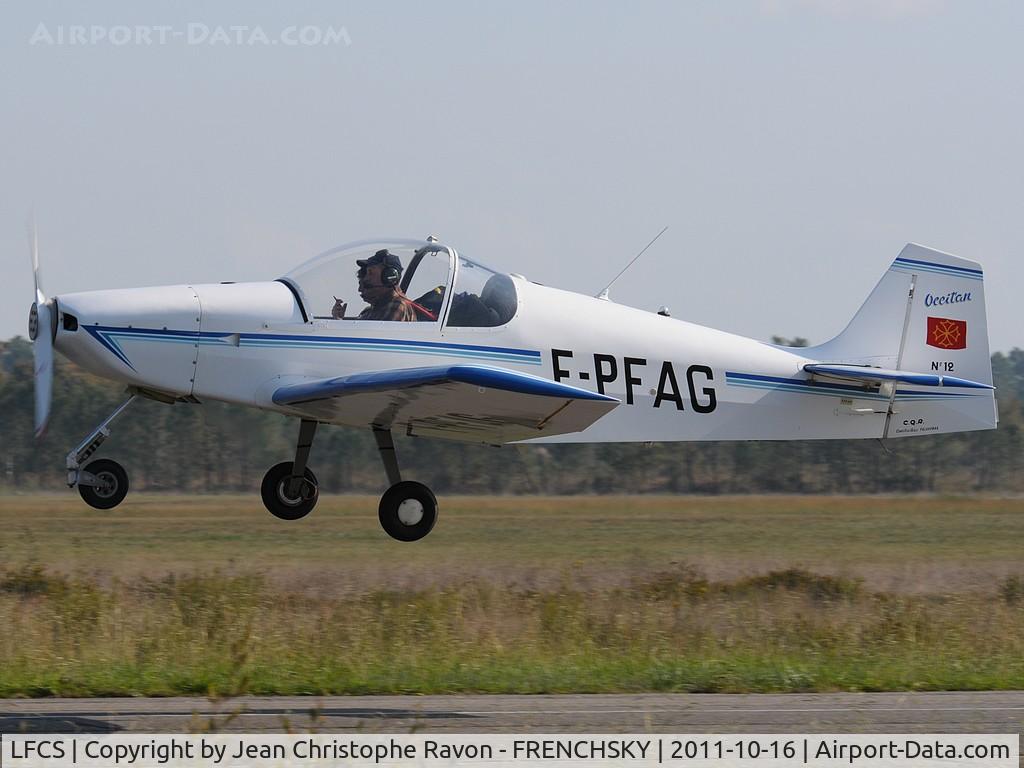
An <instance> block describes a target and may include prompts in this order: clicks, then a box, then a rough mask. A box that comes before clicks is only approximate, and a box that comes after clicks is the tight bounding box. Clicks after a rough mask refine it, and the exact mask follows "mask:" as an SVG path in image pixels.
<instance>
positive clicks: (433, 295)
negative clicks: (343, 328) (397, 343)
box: [283, 240, 453, 322]
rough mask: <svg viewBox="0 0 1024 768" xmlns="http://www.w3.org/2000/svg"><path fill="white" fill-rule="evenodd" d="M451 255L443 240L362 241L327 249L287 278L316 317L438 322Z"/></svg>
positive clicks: (308, 313) (307, 310)
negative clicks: (438, 241) (436, 241)
mask: <svg viewBox="0 0 1024 768" xmlns="http://www.w3.org/2000/svg"><path fill="white" fill-rule="evenodd" d="M452 258H453V257H452V254H451V251H450V250H449V249H448V248H446V247H445V246H443V245H440V244H439V243H433V242H423V241H422V240H386V241H377V240H374V241H363V242H359V243H352V244H349V245H343V246H340V247H338V248H333V249H331V250H329V251H326V252H324V253H322V254H320V255H319V256H316V257H314V258H312V259H310V260H309V261H307V262H306V263H305V264H302V265H301V266H299V267H297V268H296V269H294V270H292V271H291V272H289V273H288V274H287V275H285V277H284V278H283V279H284V280H285V281H287V282H288V283H290V284H291V285H292V286H294V287H295V288H296V289H297V290H298V292H299V294H300V296H301V298H302V303H303V305H304V307H305V310H306V313H307V315H309V317H310V318H311V319H316V320H338V321H346V320H379V321H386V322H395V321H399V322H401V321H405V322H437V321H438V319H439V317H440V314H441V309H442V304H443V303H444V297H445V294H446V292H447V290H448V284H449V282H448V281H449V277H450V273H451V262H452Z"/></svg>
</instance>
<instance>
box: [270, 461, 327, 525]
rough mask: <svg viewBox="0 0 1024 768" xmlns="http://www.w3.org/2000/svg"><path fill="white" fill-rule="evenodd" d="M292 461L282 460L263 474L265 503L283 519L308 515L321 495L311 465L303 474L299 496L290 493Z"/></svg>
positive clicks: (273, 512)
mask: <svg viewBox="0 0 1024 768" xmlns="http://www.w3.org/2000/svg"><path fill="white" fill-rule="evenodd" d="M292 466H293V465H292V462H290V461H282V462H281V463H280V464H276V465H275V466H273V467H271V468H270V469H269V470H267V474H266V475H264V476H263V486H262V487H261V488H260V493H261V494H262V495H263V504H264V506H266V508H267V509H268V510H269V511H270V514H272V515H273V516H274V517H277V518H280V519H281V520H298V519H300V518H303V517H305V516H306V515H308V514H309V513H310V512H311V511H312V510H313V507H315V506H316V501H317V499H318V498H319V497H320V489H319V486H318V485H317V481H316V475H314V474H313V472H312V470H310V468H309V467H306V471H305V473H304V475H303V480H302V484H301V486H300V488H299V493H298V495H297V496H292V495H290V493H289V489H288V485H289V481H291V479H292Z"/></svg>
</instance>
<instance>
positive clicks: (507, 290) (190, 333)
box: [29, 232, 997, 541]
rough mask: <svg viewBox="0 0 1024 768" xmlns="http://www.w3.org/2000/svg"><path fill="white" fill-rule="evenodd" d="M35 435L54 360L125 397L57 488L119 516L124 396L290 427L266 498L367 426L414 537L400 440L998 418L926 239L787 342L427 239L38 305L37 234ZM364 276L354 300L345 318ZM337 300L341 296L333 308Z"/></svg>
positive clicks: (964, 297) (969, 422)
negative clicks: (537, 277) (274, 420)
mask: <svg viewBox="0 0 1024 768" xmlns="http://www.w3.org/2000/svg"><path fill="white" fill-rule="evenodd" d="M31 244H32V260H33V268H34V274H35V284H36V300H35V303H34V304H33V305H32V309H31V314H30V320H29V328H30V332H29V335H30V337H31V338H32V340H33V342H34V355H35V376H36V383H35V386H36V412H35V426H36V432H37V434H40V433H41V432H42V431H43V430H44V429H45V426H46V423H47V418H48V416H49V411H50V398H51V389H52V376H53V360H52V358H53V350H54V349H56V350H57V351H59V352H61V353H62V354H63V355H65V356H66V357H68V358H70V359H71V360H73V361H74V362H76V363H77V364H78V365H80V366H81V367H83V368H84V369H86V370H88V371H91V372H93V373H95V374H97V375H99V376H102V377H104V378H107V379H111V380H113V381H115V382H119V383H122V384H124V385H126V386H127V393H128V395H129V397H128V398H127V400H126V401H125V402H124V403H123V404H122V405H120V406H119V407H118V408H117V409H116V410H115V411H114V412H113V413H111V414H110V415H109V416H108V417H107V418H106V419H105V420H104V421H103V422H102V423H101V424H99V425H98V426H97V427H96V429H95V430H93V432H91V433H90V434H89V435H88V436H86V438H85V439H84V440H83V441H82V442H81V443H80V444H79V445H78V446H77V447H75V448H74V449H73V450H72V451H71V452H70V453H69V454H68V456H67V472H68V478H67V479H68V485H69V486H71V487H77V488H78V490H79V493H80V494H81V496H82V498H83V499H84V500H85V501H86V502H87V503H88V504H90V505H91V506H93V507H96V508H98V509H110V508H113V507H115V506H117V505H118V504H119V503H120V502H121V501H122V500H123V499H124V498H125V494H126V493H127V492H128V475H127V473H126V472H125V470H124V469H123V468H122V467H121V466H120V465H119V464H117V463H116V462H114V461H111V460H109V459H96V460H92V461H90V459H91V458H92V456H93V454H94V453H95V452H96V450H97V449H98V448H99V447H100V445H101V443H103V441H104V440H105V439H106V438H107V437H108V436H109V435H110V426H111V423H112V422H113V421H114V419H115V418H117V417H118V416H119V415H120V414H121V413H122V412H123V411H124V410H125V409H126V408H127V407H128V406H129V405H130V404H131V403H132V402H133V401H134V400H136V399H137V398H139V397H146V398H151V399H154V400H158V401H161V402H164V403H175V402H186V403H201V402H204V401H207V400H220V401H224V402H228V403H237V404H240V405H247V406H253V407H256V408H262V409H265V410H271V411H276V412H279V413H283V414H286V415H288V416H294V417H295V418H297V419H299V422H300V425H299V430H298V440H297V443H296V448H295V455H294V457H293V458H292V460H291V461H285V462H282V463H280V464H277V465H276V466H274V467H271V468H270V470H268V472H267V473H266V476H265V477H264V479H263V484H262V496H263V503H264V504H265V505H266V507H267V509H268V510H269V511H270V512H271V513H272V514H273V515H275V516H277V517H278V518H281V519H283V520H297V519H299V518H301V517H304V516H305V515H307V514H308V513H309V512H310V510H312V509H313V507H314V506H315V505H316V502H317V496H318V484H317V479H316V476H315V475H314V474H313V472H312V471H311V469H310V467H309V457H310V449H311V447H312V444H313V437H314V434H315V432H316V429H317V425H319V424H340V425H344V426H349V427H358V428H363V429H368V430H372V432H373V435H374V437H375V438H376V443H377V447H378V448H379V450H380V456H381V458H382V459H383V463H384V469H385V473H386V476H387V480H388V483H389V486H390V487H388V489H387V490H386V491H385V493H384V494H383V496H382V497H381V500H380V506H379V518H380V522H381V525H382V526H383V528H384V530H385V531H386V532H387V533H388V534H389V535H390V536H392V537H393V538H395V539H398V540H401V541H415V540H417V539H421V538H423V537H424V536H426V535H427V534H428V533H429V532H430V530H431V529H432V528H433V527H434V523H435V521H436V520H437V499H436V498H435V496H434V494H433V493H432V492H431V490H430V489H429V488H428V487H427V486H425V485H423V484H422V483H418V482H414V481H410V480H403V479H402V474H401V471H400V469H399V463H398V459H397V456H396V453H395V445H394V442H393V440H392V433H393V432H394V431H395V430H400V431H401V433H404V434H406V435H411V436H416V437H435V438H446V439H450V440H458V441H463V442H468V443H480V444H487V445H504V444H507V443H519V442H576V443H580V442H629V441H643V442H650V441H659V442H660V441H666V442H671V441H692V440H808V439H849V438H876V439H892V438H900V437H911V436H918V435H931V434H946V433H950V432H964V431H970V430H982V429H992V428H994V427H995V426H996V423H997V411H996V404H995V395H994V388H993V386H992V369H991V363H990V359H989V346H988V336H987V328H986V318H985V298H984V291H983V282H982V270H981V267H980V266H979V265H978V264H977V263H975V262H972V261H967V260H965V259H961V258H957V257H956V256H951V255H949V254H946V253H941V252H939V251H935V250H932V249H930V248H925V247H923V246H920V245H913V244H911V245H907V246H906V247H905V248H904V249H903V250H902V251H901V252H900V254H899V256H898V257H897V258H896V259H895V261H893V262H892V264H891V266H890V267H889V268H888V270H887V271H886V272H885V274H884V275H883V276H882V279H881V281H880V282H879V283H878V285H877V286H876V288H875V289H874V291H873V292H872V293H871V295H870V296H869V297H868V299H867V301H866V302H865V303H864V305H863V306H862V307H861V308H860V310H859V311H858V312H857V314H856V315H855V316H854V318H853V319H852V320H851V321H850V323H849V325H848V326H847V327H846V329H845V330H844V331H843V332H842V333H840V334H839V335H838V336H836V337H835V338H834V339H832V340H831V341H828V342H826V343H824V344H821V345H819V346H815V347H807V348H794V347H783V346H778V345H773V344H768V343H765V342H762V341H757V340H755V339H750V338H744V337H742V336H737V335H735V334H731V333H726V332H723V331H718V330H714V329H712V328H706V327H702V326H700V325H695V324H693V323H689V322H685V321H683V320H678V319H675V318H672V317H669V316H667V312H660V313H657V314H656V313H654V312H647V311H643V310H640V309H636V308H633V307H628V306H623V305H620V304H616V303H614V302H612V301H611V300H608V299H607V295H606V293H604V294H602V296H599V297H591V296H585V295H581V294H578V293H571V292H569V291H564V290H558V289H555V288H550V287H546V286H543V285H539V284H537V283H534V282H531V281H530V280H527V279H526V278H525V277H523V276H522V275H517V274H505V273H502V272H499V271H495V270H493V269H490V268H489V267H485V266H484V265H483V264H480V263H478V262H477V261H474V260H472V259H469V258H467V257H465V256H463V255H462V254H460V253H458V252H457V251H456V250H455V249H454V248H452V247H449V246H447V245H444V244H442V243H441V242H439V241H438V240H437V238H435V237H433V236H432V237H429V238H427V239H426V240H397V239H396V240H385V241H362V242H358V243H353V244H350V245H345V246H341V247H338V248H334V249H332V250H329V251H326V252H325V253H322V254H320V255H319V256H316V257H315V258H313V259H311V260H310V261H307V262H306V263H304V264H302V265H301V266H299V267H298V268H296V269H295V270H294V271H292V272H290V273H288V274H287V275H285V276H284V277H281V278H279V279H277V280H269V281H266V282H251V283H220V284H211V285H187V284H186V285H170V286H160V287H152V288H133V289H125V290H99V291H89V292H82V293H69V294H62V295H60V296H55V297H53V298H49V299H48V298H47V297H46V296H45V295H44V294H43V290H42V287H41V285H40V279H39V258H38V249H37V247H36V239H35V235H34V232H33V234H32V236H31ZM357 285H358V290H359V294H360V296H361V297H362V298H363V300H364V301H365V302H366V304H367V306H366V307H364V308H362V309H361V311H358V312H356V311H352V312H350V311H349V310H348V303H349V301H348V299H347V297H351V296H352V294H353V292H354V289H355V288H356V287H357ZM338 296H342V297H343V298H340V299H339V298H338Z"/></svg>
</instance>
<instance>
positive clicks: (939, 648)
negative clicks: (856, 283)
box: [0, 495, 1024, 696]
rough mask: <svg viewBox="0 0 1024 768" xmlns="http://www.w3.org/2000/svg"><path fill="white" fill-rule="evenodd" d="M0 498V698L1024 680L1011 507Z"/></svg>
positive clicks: (662, 500)
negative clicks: (287, 515)
mask: <svg viewBox="0 0 1024 768" xmlns="http://www.w3.org/2000/svg"><path fill="white" fill-rule="evenodd" d="M442 505H443V506H442V514H441V519H440V521H439V523H438V526H437V528H436V529H435V531H434V532H433V533H432V534H431V535H430V536H429V537H428V538H427V539H425V540H424V541H422V542H418V543H414V544H401V543H398V542H393V541H391V540H390V539H388V538H387V537H386V536H385V535H384V534H383V532H382V531H381V530H380V528H379V526H378V524H377V522H376V502H375V500H374V499H370V498H365V497H327V498H324V499H322V500H321V502H320V504H319V506H318V507H317V509H316V510H315V511H314V512H313V514H311V515H310V516H309V517H308V518H307V519H305V520H303V521H297V522H291V523H286V522H281V521H277V520H275V519H273V518H272V517H270V515H269V514H267V513H266V512H265V511H263V510H262V508H261V506H260V503H259V501H258V499H257V498H249V497H245V498H242V497H198V498H185V497H170V496H168V497H163V496H136V497H129V501H127V502H126V503H125V504H124V505H123V506H122V507H120V508H119V509H118V510H116V511H113V512H98V511H95V510H91V509H88V508H87V507H85V506H84V505H83V504H81V502H80V501H78V500H77V497H73V496H70V495H68V496H60V497H58V496H50V497H6V498H2V499H0V525H2V527H3V531H4V536H3V538H2V540H0V626H2V627H4V631H3V634H2V636H0V695H6V696H11V695H117V694H140V695H141V694H174V693H201V694H219V695H231V694H237V693H243V692H249V693H311V694H313V693H370V692H380V693H386V692H414V693H433V692H446V691H495V692H498V691H500V692H552V691H595V692H596V691H640V690H680V691H791V690H800V691H805V690H890V689H915V688H918V689H985V688H1022V687H1024V544H1022V542H1024V500H1021V499H990V498H924V497H903V498H874V497H850V498H836V497H768V498H765V497H736V498H675V497H633V498H609V497H600V498H587V497H584V498H555V499H552V498H497V499H493V498H491V499H489V498H455V499H445V500H443V501H442Z"/></svg>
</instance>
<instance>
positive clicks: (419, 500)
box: [377, 480, 437, 541]
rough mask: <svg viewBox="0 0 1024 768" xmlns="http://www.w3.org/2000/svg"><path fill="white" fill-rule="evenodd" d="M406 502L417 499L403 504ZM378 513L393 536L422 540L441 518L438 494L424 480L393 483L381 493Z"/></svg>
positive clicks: (402, 538) (382, 524)
mask: <svg viewBox="0 0 1024 768" xmlns="http://www.w3.org/2000/svg"><path fill="white" fill-rule="evenodd" d="M403 502H413V503H412V504H406V505H405V507H403V506H402V505H403ZM410 513H411V514H412V517H410ZM377 516H378V518H379V519H380V524H381V527H382V528H383V529H384V531H385V532H386V533H387V534H388V536H390V537H391V538H393V539H397V540H398V541H419V540H420V539H422V538H423V537H424V536H426V535H427V534H428V533H430V531H431V530H432V529H433V527H434V523H436V522H437V498H436V497H435V496H434V494H433V492H432V491H431V490H430V489H429V488H427V486H425V485H424V484H423V483H417V482H414V481H412V480H403V481H402V482H400V483H395V484H394V485H392V486H391V487H390V488H388V489H387V491H385V492H384V495H383V496H381V499H380V507H379V509H378V515H377ZM403 518H405V519H404V520H403Z"/></svg>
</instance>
